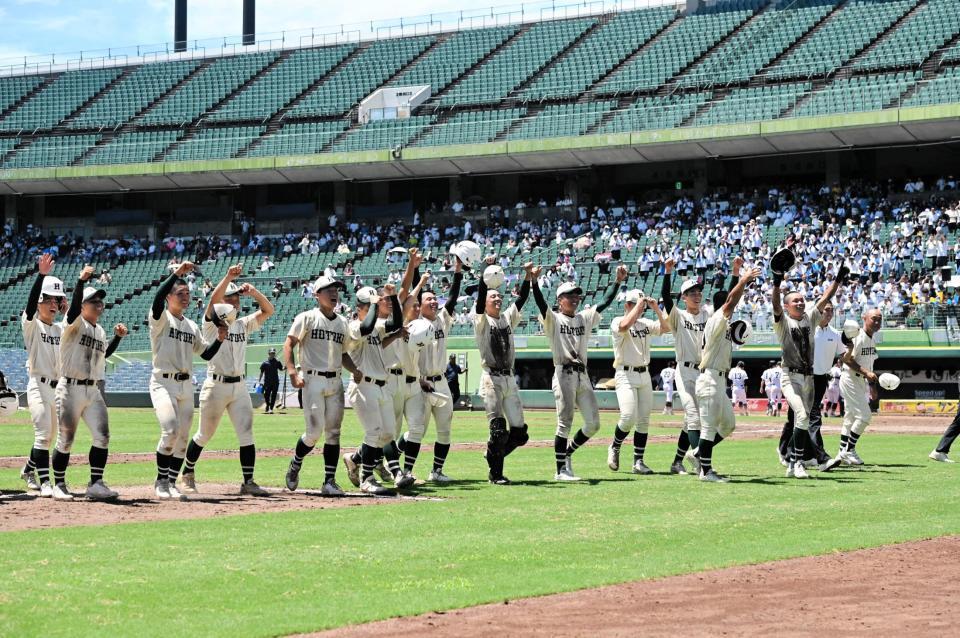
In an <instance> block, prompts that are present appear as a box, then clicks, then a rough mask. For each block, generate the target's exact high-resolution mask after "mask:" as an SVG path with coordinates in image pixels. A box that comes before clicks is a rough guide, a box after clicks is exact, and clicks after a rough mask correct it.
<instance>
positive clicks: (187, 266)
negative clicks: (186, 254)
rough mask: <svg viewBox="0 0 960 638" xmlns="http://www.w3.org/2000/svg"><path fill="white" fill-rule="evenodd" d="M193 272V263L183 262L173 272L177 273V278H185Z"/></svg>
mask: <svg viewBox="0 0 960 638" xmlns="http://www.w3.org/2000/svg"><path fill="white" fill-rule="evenodd" d="M191 270H193V262H192V261H182V262H180V265H178V266H177V269H176V270H175V271H173V272H174V273H176V275H177V277H183V276H184V275H185V274H187V273H188V272H190V271H191Z"/></svg>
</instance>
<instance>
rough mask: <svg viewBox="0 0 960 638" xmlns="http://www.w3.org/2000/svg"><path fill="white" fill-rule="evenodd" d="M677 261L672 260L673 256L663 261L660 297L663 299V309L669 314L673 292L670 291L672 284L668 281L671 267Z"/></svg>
mask: <svg viewBox="0 0 960 638" xmlns="http://www.w3.org/2000/svg"><path fill="white" fill-rule="evenodd" d="M676 263H677V262H676V261H674V259H673V257H670V258H669V259H667V260H666V261H665V262H663V283H662V284H661V285H660V297H661V298H662V299H663V309H664V310H665V311H666V312H667V314H670V311H671V310H673V293H672V292H671V289H672V285H671V281H670V273H672V272H673V267H674V265H675V264H676Z"/></svg>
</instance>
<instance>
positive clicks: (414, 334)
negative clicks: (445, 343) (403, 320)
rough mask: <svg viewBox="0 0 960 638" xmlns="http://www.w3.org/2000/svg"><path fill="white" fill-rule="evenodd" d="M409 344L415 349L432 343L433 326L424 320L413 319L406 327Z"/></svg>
mask: <svg viewBox="0 0 960 638" xmlns="http://www.w3.org/2000/svg"><path fill="white" fill-rule="evenodd" d="M407 332H408V333H409V335H410V343H411V344H412V345H413V346H414V347H415V348H422V347H423V346H425V345H427V344H428V343H430V342H431V341H433V326H432V325H431V324H430V322H429V321H427V320H426V319H414V320H413V321H411V322H410V324H409V325H408V326H407Z"/></svg>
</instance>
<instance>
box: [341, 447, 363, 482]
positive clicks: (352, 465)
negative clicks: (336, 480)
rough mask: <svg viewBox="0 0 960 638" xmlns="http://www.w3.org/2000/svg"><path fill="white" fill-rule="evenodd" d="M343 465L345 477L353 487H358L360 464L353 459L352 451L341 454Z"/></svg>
mask: <svg viewBox="0 0 960 638" xmlns="http://www.w3.org/2000/svg"><path fill="white" fill-rule="evenodd" d="M343 467H345V468H347V479H348V480H349V481H350V482H351V483H353V486H354V487H360V466H359V465H357V462H356V461H354V460H353V453H352V452H350V453H347V454H344V455H343Z"/></svg>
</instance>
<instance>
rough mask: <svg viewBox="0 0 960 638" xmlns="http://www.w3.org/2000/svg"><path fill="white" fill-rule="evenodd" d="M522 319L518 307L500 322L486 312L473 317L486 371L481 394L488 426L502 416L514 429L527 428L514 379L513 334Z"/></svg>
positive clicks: (502, 315) (503, 312)
mask: <svg viewBox="0 0 960 638" xmlns="http://www.w3.org/2000/svg"><path fill="white" fill-rule="evenodd" d="M522 318H523V315H522V312H521V311H520V310H518V309H517V305H516V304H515V303H511V304H510V305H509V306H508V307H507V308H506V309H505V310H501V312H500V317H499V318H494V317H491V316H490V315H488V314H487V313H485V312H484V313H481V314H476V313H474V315H473V335H474V337H475V338H476V340H477V349H478V350H479V351H480V365H481V366H482V367H483V372H482V373H481V375H480V389H479V393H480V397H481V398H482V399H483V406H484V409H485V410H486V413H487V422H489V421H490V420H491V419H494V418H497V417H501V416H502V417H505V418H506V419H507V424H508V425H509V426H510V427H511V428H522V427H523V404H522V403H521V402H520V392H519V388H518V387H517V380H516V379H515V378H514V375H513V364H514V359H515V351H514V342H513V331H514V330H516V329H517V326H518V325H519V324H520V320H521V319H522Z"/></svg>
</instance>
